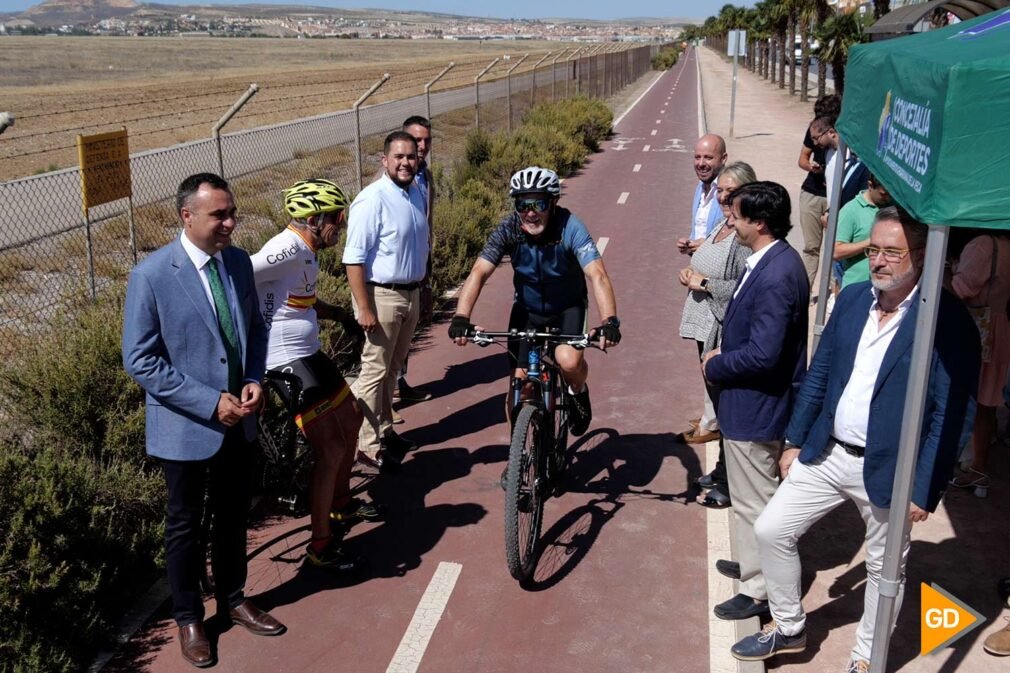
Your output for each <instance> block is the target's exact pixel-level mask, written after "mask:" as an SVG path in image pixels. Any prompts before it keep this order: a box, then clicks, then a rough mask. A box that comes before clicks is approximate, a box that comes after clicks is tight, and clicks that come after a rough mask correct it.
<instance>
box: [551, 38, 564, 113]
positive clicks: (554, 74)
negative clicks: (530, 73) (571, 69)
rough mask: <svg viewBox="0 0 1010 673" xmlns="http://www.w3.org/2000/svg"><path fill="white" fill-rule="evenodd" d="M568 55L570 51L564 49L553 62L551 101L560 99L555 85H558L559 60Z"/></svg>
mask: <svg viewBox="0 0 1010 673" xmlns="http://www.w3.org/2000/svg"><path fill="white" fill-rule="evenodd" d="M567 53H568V49H562V50H561V51H559V52H558V55H557V56H555V57H554V60H553V61H551V100H552V101H556V100H557V99H558V96H557V91H556V90H555V85H556V84H557V80H558V59H559V58H561V57H562V56H563V55H564V54H567Z"/></svg>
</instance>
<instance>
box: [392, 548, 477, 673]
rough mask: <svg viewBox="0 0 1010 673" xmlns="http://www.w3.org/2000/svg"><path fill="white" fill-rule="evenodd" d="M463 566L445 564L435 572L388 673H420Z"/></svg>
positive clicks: (444, 562)
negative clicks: (418, 672) (425, 655)
mask: <svg viewBox="0 0 1010 673" xmlns="http://www.w3.org/2000/svg"><path fill="white" fill-rule="evenodd" d="M462 570H463V566H462V565H461V564H459V563H448V562H446V561H442V562H441V563H439V564H438V568H436V569H435V574H434V575H432V577H431V581H430V582H428V588H427V589H425V590H424V595H423V596H421V602H420V603H418V604H417V609H416V610H415V611H414V617H413V619H411V620H410V624H409V625H408V626H407V632H406V633H404V634H403V639H402V640H400V644H399V646H398V647H397V648H396V653H395V654H394V655H393V660H392V661H390V662H389V666H388V667H387V668H386V673H416V672H417V669H418V667H419V666H420V665H421V657H423V656H424V651H425V650H426V649H428V643H429V642H430V641H431V635H432V634H433V633H434V632H435V627H436V626H438V620H439V619H441V618H442V612H443V611H444V610H445V606H446V604H447V603H448V602H449V596H450V595H451V594H452V590H453V587H455V586H456V580H458V579H459V573H460V571H462Z"/></svg>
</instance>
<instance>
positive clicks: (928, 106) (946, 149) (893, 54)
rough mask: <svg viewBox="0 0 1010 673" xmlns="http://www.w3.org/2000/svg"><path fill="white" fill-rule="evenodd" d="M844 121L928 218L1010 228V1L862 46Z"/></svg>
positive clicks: (842, 127) (858, 148) (862, 153)
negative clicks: (958, 20)
mask: <svg viewBox="0 0 1010 673" xmlns="http://www.w3.org/2000/svg"><path fill="white" fill-rule="evenodd" d="M845 82H846V86H845V96H844V100H843V102H842V115H841V117H840V118H839V120H838V124H837V130H838V132H839V134H840V135H841V136H842V139H843V140H844V141H845V142H846V143H847V144H848V145H849V147H851V148H852V149H853V151H854V152H855V153H856V154H857V155H858V156H859V157H860V158H861V159H862V160H863V163H865V164H866V165H867V167H869V169H870V171H871V172H872V173H873V174H874V175H875V176H876V177H877V178H879V179H880V181H881V182H882V183H883V184H884V185H885V186H886V187H887V188H888V190H889V191H890V192H891V194H892V195H893V196H894V198H895V200H896V201H897V202H898V203H900V204H901V205H902V206H903V207H904V208H906V209H907V210H908V211H909V212H911V213H912V214H913V215H914V216H915V217H916V218H917V219H919V220H920V221H922V222H926V223H928V224H940V225H950V226H959V227H983V228H992V229H995V228H1001V229H1002V228H1010V9H1005V10H999V11H996V12H990V13H989V14H985V15H983V16H980V17H978V18H977V19H972V20H971V21H964V22H962V23H957V24H954V25H952V26H947V27H945V28H941V29H939V30H932V31H929V32H925V33H918V34H915V35H909V36H907V37H901V38H897V39H893V40H886V41H883V42H876V43H872V44H864V45H858V46H856V47H853V49H852V50H851V51H850V52H849V59H848V66H847V67H846V72H845Z"/></svg>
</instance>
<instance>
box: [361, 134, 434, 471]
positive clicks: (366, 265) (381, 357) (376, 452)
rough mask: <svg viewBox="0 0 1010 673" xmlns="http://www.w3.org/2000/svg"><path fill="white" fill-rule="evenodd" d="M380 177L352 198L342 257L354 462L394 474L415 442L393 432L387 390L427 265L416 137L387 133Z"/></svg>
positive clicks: (402, 354) (414, 317)
mask: <svg viewBox="0 0 1010 673" xmlns="http://www.w3.org/2000/svg"><path fill="white" fill-rule="evenodd" d="M382 167H383V170H384V171H385V174H384V175H383V176H382V177H381V178H380V179H379V180H377V181H375V182H373V183H372V184H370V185H368V186H367V187H365V189H363V190H361V192H360V193H359V194H358V196H357V197H356V198H355V199H354V202H353V203H351V207H350V209H349V216H348V222H347V244H346V245H345V246H344V256H343V262H344V265H345V266H346V268H347V282H348V285H350V288H351V302H352V305H353V306H354V315H355V317H356V318H357V320H358V324H359V325H361V328H362V329H363V330H364V331H365V345H364V347H363V349H362V352H361V374H360V375H359V376H358V380H357V382H356V383H355V384H354V389H353V392H354V395H355V397H357V399H358V404H359V405H360V406H361V410H362V412H363V413H364V417H365V418H364V423H363V424H362V426H361V433H360V437H359V442H358V449H359V455H358V460H359V461H360V462H361V463H363V464H365V465H369V466H371V467H375V468H378V469H381V470H382V471H385V472H389V471H394V470H395V469H396V468H397V467H398V466H399V464H400V461H401V460H402V459H403V456H404V455H405V454H406V452H407V451H410V450H412V449H415V448H417V445H416V444H414V443H413V442H410V441H408V440H406V439H403V438H402V437H400V436H399V435H397V434H396V433H395V432H393V424H392V413H391V412H392V409H393V406H392V401H393V387H394V386H395V385H396V379H397V375H398V373H399V372H400V368H401V367H402V366H403V361H404V358H406V356H407V351H408V350H409V349H410V340H411V337H412V336H413V334H414V328H415V327H416V326H417V321H418V316H419V313H420V303H421V302H420V288H421V285H422V283H423V282H424V280H425V276H426V273H427V269H426V267H427V264H428V241H429V230H428V218H427V216H426V214H425V213H426V210H427V209H426V207H425V203H424V197H423V195H422V194H421V190H420V189H419V188H418V186H417V183H416V182H415V181H414V176H415V174H416V173H417V141H415V140H414V137H413V136H411V135H410V134H409V133H406V132H404V131H394V132H393V133H390V134H389V135H388V136H386V141H385V143H384V145H383V155H382Z"/></svg>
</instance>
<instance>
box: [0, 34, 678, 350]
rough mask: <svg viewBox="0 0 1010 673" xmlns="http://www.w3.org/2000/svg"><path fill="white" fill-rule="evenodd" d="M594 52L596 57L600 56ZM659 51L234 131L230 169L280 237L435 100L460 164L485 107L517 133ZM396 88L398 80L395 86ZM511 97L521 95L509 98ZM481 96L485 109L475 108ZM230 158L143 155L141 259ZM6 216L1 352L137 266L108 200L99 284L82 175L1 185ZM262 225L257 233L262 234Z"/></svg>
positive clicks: (624, 52) (225, 149)
mask: <svg viewBox="0 0 1010 673" xmlns="http://www.w3.org/2000/svg"><path fill="white" fill-rule="evenodd" d="M591 50H595V51H596V53H593V54H589V53H588V52H590V51H591ZM611 50H613V51H611ZM658 50H659V46H658V45H649V46H641V47H632V48H624V47H623V46H621V45H614V46H611V45H600V46H597V47H593V48H591V49H589V48H583V49H579V50H574V49H573V48H569V49H566V50H565V52H568V54H567V55H564V54H562V53H561V52H558V53H557V54H554V55H553V56H552V55H551V54H548V55H547V56H544V58H542V59H540V57H539V56H538V57H537V58H538V59H539V60H541V61H542V62H541V64H540V65H539V66H538V67H537V68H535V69H527V70H525V71H523V72H516V73H515V74H511V75H509V76H508V77H506V75H505V73H506V71H507V70H508V67H503V66H502V64H498V65H496V67H495V68H493V69H492V70H491V71H489V73H488V75H487V76H486V77H487V79H486V80H482V81H480V82H479V83H478V84H477V85H476V86H475V85H474V84H472V83H471V84H469V85H462V86H457V87H456V88H449V89H445V90H441V91H436V92H432V93H430V99H426V97H425V95H423V94H422V95H416V96H411V97H408V98H402V99H396V100H391V101H387V102H384V103H379V104H376V105H372V106H365V107H362V108H361V110H360V115H361V117H360V121H361V124H360V125H361V129H360V136H358V134H356V132H355V122H354V115H353V112H352V111H351V110H340V111H335V112H332V113H327V114H322V115H317V116H313V117H307V118H303V119H298V120H296V121H292V122H285V123H279V124H272V125H269V126H262V127H258V128H254V129H248V130H244V131H238V132H234V133H224V134H222V135H221V148H220V151H221V155H220V157H221V164H222V166H223V172H224V174H225V177H226V178H227V179H229V180H230V181H232V183H233V186H234V188H235V192H236V198H237V201H238V205H239V209H240V212H241V213H242V214H243V215H244V217H245V221H248V222H252V223H253V224H256V223H259V224H261V225H263V226H262V227H260V228H261V229H270V230H271V231H272V227H274V226H275V225H274V218H275V216H277V215H278V214H279V212H280V204H279V191H280V189H281V188H283V187H285V186H287V185H289V184H290V183H291V182H293V181H294V180H296V179H299V178H303V177H306V176H307V175H325V176H326V177H329V178H331V179H334V180H336V181H337V182H338V183H340V184H342V185H344V186H345V187H348V188H351V189H352V190H353V189H354V188H356V186H357V185H356V164H357V161H358V157H357V156H355V147H361V160H362V162H363V169H362V171H363V172H362V174H363V176H364V181H365V183H367V182H369V181H370V180H371V176H372V175H374V174H375V171H376V170H377V167H378V156H379V153H380V151H381V141H382V137H383V136H384V135H385V134H386V133H388V132H389V131H390V130H393V129H396V128H398V127H399V126H400V124H401V123H402V121H403V120H404V119H405V118H406V117H408V116H410V115H413V114H425V111H426V109H427V104H429V103H430V109H431V115H432V118H433V119H432V122H433V130H434V133H435V138H434V146H433V156H434V158H435V161H436V162H437V163H441V164H443V165H444V166H448V165H449V164H450V162H451V160H452V159H453V158H455V157H458V156H461V154H462V148H463V144H464V139H465V135H466V133H467V132H468V131H469V130H470V129H472V128H473V127H474V125H475V123H476V118H477V113H478V112H479V114H480V126H481V128H482V129H485V130H488V131H491V132H495V131H504V130H505V129H506V128H507V127H508V126H509V113H508V110H511V117H512V119H511V121H512V122H513V123H517V122H518V121H519V120H520V119H521V117H522V115H523V113H524V112H525V111H526V110H528V109H529V108H530V107H531V106H532V105H534V104H535V103H537V102H545V101H548V100H558V99H562V98H566V97H571V96H575V95H584V96H591V97H607V96H610V95H612V94H614V93H616V92H617V91H619V90H620V89H622V88H623V87H624V86H626V85H627V84H629V83H631V82H632V81H634V80H635V79H637V78H638V77H640V76H642V75H643V74H644V73H645V72H647V71H648V70H649V69H650V67H651V58H652V56H654V55H655V54H656V53H657V52H658ZM548 56H550V58H548ZM554 59H558V60H556V61H554ZM529 60H532V61H533V62H534V63H536V60H534V59H532V58H531V59H529ZM552 61H553V62H552ZM507 64H508V62H507V61H506V62H505V65H506V66H507ZM524 65H532V64H530V63H529V62H528V61H527V63H526V64H524ZM395 86H396V77H395V75H394V76H393V77H392V78H390V80H389V83H388V84H386V88H387V89H388V88H391V87H395ZM509 91H511V98H507V95H508V93H507V92H509ZM478 96H479V101H480V104H479V109H475V108H476V105H477V100H478ZM239 114H241V112H239ZM112 123H114V122H113V121H110V124H112ZM0 142H3V139H2V138H0ZM218 161H219V159H218V147H217V143H216V142H215V140H214V139H212V138H211V139H206V140H196V141H192V142H187V143H182V144H179V145H175V146H172V147H167V148H164V149H158V150H149V151H144V152H138V153H135V154H132V155H131V157H130V167H131V174H132V181H133V205H134V222H135V227H136V239H137V245H138V248H139V250H140V255H141V256H143V255H144V254H145V253H147V252H149V251H151V250H154V249H156V248H158V247H160V246H161V245H163V244H164V243H165V242H167V241H168V240H169V239H170V238H171V237H172V236H174V235H177V234H178V224H177V218H176V216H175V212H174V206H173V205H172V203H171V200H172V197H173V196H174V192H175V189H176V187H177V185H178V184H179V183H180V182H181V181H182V179H183V178H185V177H186V176H188V175H191V174H193V173H197V172H201V171H214V172H216V171H218ZM0 213H3V215H2V219H0V353H9V352H12V351H15V350H16V349H17V344H18V343H19V342H20V340H21V339H23V338H24V337H25V336H26V335H28V336H29V337H30V335H31V334H32V333H33V332H35V331H37V330H41V329H45V326H46V324H47V323H48V321H49V319H50V318H51V316H52V315H54V313H55V311H57V310H58V309H59V308H60V307H62V306H67V305H70V304H72V300H79V299H80V297H82V296H86V295H87V293H88V292H90V287H91V286H92V284H94V286H95V287H96V288H97V289H98V290H99V291H101V290H103V289H106V288H108V287H111V286H115V285H121V284H122V283H123V281H124V279H125V278H126V275H127V274H128V273H129V269H130V267H131V265H132V264H133V256H132V251H131V249H130V243H129V241H130V225H129V218H128V213H127V211H126V201H125V200H123V201H118V202H114V203H109V204H104V205H101V206H98V207H96V208H93V209H91V211H90V220H91V235H92V243H93V248H94V254H95V264H94V271H93V273H94V277H91V275H90V273H89V265H88V263H87V259H86V254H85V252H84V250H85V240H84V227H85V218H84V216H83V211H82V206H81V194H80V171H79V170H78V169H77V168H68V169H64V170H58V171H54V172H51V173H46V174H43V175H37V176H33V177H28V178H24V179H20V180H13V181H9V182H3V183H0ZM256 229H257V227H255V226H253V227H250V230H251V233H250V236H253V235H254V234H255V231H256ZM245 240H246V242H247V243H248V244H250V245H253V244H256V243H258V241H257V240H254V239H253V238H247V239H245ZM242 242H243V239H241V238H240V240H239V244H240V245H241V244H242Z"/></svg>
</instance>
